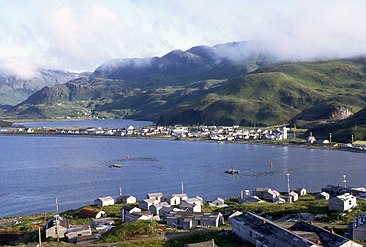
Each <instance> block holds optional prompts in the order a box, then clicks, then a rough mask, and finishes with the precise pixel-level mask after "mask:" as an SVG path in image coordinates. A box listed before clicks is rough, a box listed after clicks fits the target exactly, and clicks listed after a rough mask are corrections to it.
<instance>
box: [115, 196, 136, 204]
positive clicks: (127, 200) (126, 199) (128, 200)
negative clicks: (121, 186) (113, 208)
mask: <svg viewBox="0 0 366 247" xmlns="http://www.w3.org/2000/svg"><path fill="white" fill-rule="evenodd" d="M136 202H137V200H136V197H134V196H119V197H117V202H116V203H123V204H132V203H136Z"/></svg>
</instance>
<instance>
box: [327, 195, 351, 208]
mask: <svg viewBox="0 0 366 247" xmlns="http://www.w3.org/2000/svg"><path fill="white" fill-rule="evenodd" d="M356 206H357V203H356V197H355V196H353V195H351V194H349V193H346V194H343V195H339V196H336V197H332V198H330V199H329V204H328V209H329V210H334V211H340V212H347V211H349V210H351V209H353V208H355V207H356Z"/></svg>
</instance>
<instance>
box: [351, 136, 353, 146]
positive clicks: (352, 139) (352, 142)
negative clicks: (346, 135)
mask: <svg viewBox="0 0 366 247" xmlns="http://www.w3.org/2000/svg"><path fill="white" fill-rule="evenodd" d="M351 144H353V134H352V135H351Z"/></svg>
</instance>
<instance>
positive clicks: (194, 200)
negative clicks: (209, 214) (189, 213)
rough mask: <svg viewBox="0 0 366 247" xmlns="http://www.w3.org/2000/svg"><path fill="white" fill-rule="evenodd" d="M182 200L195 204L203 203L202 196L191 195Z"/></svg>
mask: <svg viewBox="0 0 366 247" xmlns="http://www.w3.org/2000/svg"><path fill="white" fill-rule="evenodd" d="M183 202H187V203H191V204H197V205H201V206H202V205H203V198H202V197H199V196H196V197H192V198H188V199H185V200H183V201H182V202H181V203H183Z"/></svg>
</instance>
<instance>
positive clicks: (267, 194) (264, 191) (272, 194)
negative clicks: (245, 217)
mask: <svg viewBox="0 0 366 247" xmlns="http://www.w3.org/2000/svg"><path fill="white" fill-rule="evenodd" d="M252 195H253V196H258V197H262V198H263V199H264V200H269V201H272V202H274V199H275V198H276V197H279V196H280V193H279V192H278V191H277V190H272V189H271V188H257V189H256V190H254V191H253V192H252Z"/></svg>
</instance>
